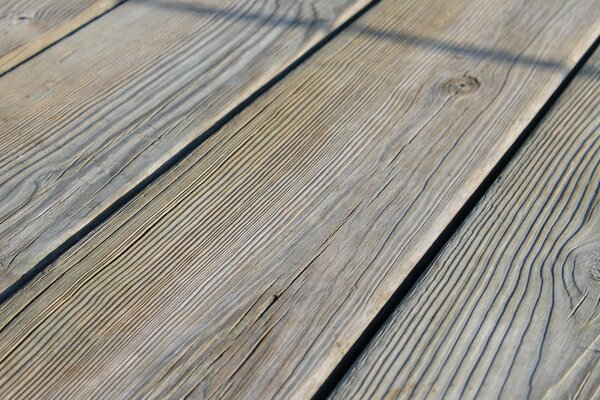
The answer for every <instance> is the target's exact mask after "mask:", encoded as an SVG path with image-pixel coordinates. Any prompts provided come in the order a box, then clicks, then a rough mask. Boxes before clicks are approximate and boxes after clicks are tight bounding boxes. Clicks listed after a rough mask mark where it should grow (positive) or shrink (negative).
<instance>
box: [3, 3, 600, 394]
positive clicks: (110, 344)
mask: <svg viewBox="0 0 600 400" xmlns="http://www.w3.org/2000/svg"><path fill="white" fill-rule="evenodd" d="M597 6H598V2H597V1H595V0H577V1H564V0H555V1H548V0H535V1H529V2H522V1H516V0H510V1H506V0H488V1H485V2H482V1H480V0H469V1H465V0H460V1H458V0H456V1H448V0H438V1H436V0H427V1H423V0H414V1H393V0H384V1H383V2H381V3H379V4H378V5H377V6H376V7H375V8H374V9H372V10H371V11H369V12H368V13H367V14H366V15H364V16H363V17H361V18H360V19H359V20H358V21H357V22H356V23H355V24H353V25H352V26H351V27H349V28H348V29H347V30H344V31H343V32H342V33H341V34H340V35H339V36H338V37H337V38H336V39H335V40H333V41H332V42H331V43H329V44H328V45H327V46H325V47H324V48H323V49H321V50H320V51H319V52H318V53H317V54H315V56H314V57H312V58H310V59H309V60H307V61H306V62H305V63H303V64H302V65H301V66H300V67H299V68H297V69H296V70H295V71H294V72H293V73H292V74H290V76H288V77H286V79H285V80H284V81H283V82H281V83H280V84H278V85H277V86H276V87H274V88H273V89H272V90H270V91H269V92H268V93H266V94H265V95H264V96H263V97H261V98H260V99H258V100H257V101H256V102H255V103H254V104H252V106H251V107H249V108H248V109H247V110H246V111H245V112H243V113H241V114H240V115H238V116H237V117H236V118H235V119H234V120H233V121H231V123H229V124H227V125H225V126H224V127H223V128H222V129H221V130H220V131H219V132H217V133H216V134H215V135H213V136H212V137H211V138H210V139H209V140H207V141H206V142H205V143H203V144H202V146H200V147H199V148H198V149H197V150H196V151H194V152H193V153H192V154H191V155H190V156H189V157H188V158H186V159H185V160H184V161H183V162H182V163H180V164H178V165H177V166H176V167H174V168H173V169H171V170H169V172H168V173H166V174H165V175H163V176H162V177H161V178H159V179H158V180H157V181H156V182H155V183H153V184H152V185H150V186H149V187H148V188H146V189H145V190H144V191H143V192H142V193H140V195H139V196H137V197H136V198H135V199H134V200H133V201H132V202H130V203H128V204H127V205H126V207H124V208H123V209H121V210H120V211H119V212H117V213H115V214H114V215H113V216H112V217H111V218H110V219H109V220H108V221H106V223H104V224H103V225H102V226H101V227H99V228H98V229H96V230H95V231H94V232H92V233H91V234H90V235H88V236H87V237H86V238H85V239H83V240H82V241H81V242H80V243H79V244H78V245H77V246H75V247H74V248H72V249H71V250H70V251H68V252H67V253H65V254H64V255H63V256H62V257H61V258H60V259H59V260H57V261H56V262H55V263H53V264H52V265H51V266H50V267H49V268H48V269H46V270H45V271H44V273H43V274H42V275H39V276H38V277H37V278H36V279H35V280H34V281H32V282H31V284H29V285H27V286H26V287H24V288H23V289H22V290H21V291H19V292H17V293H16V295H15V296H13V297H11V298H10V299H9V300H8V301H7V302H5V303H4V304H3V305H2V306H0V316H1V317H0V318H1V320H0V321H1V323H0V328H1V329H0V354H2V355H3V356H2V358H1V359H0V396H1V397H10V398H35V397H44V396H46V397H77V396H79V397H84V398H89V397H94V396H96V397H106V398H127V397H149V398H164V397H171V396H173V397H183V396H184V395H186V394H190V395H191V396H192V397H208V398H217V397H219V396H224V397H233V396H235V397H238V398H270V397H280V398H306V397H308V396H310V395H311V394H313V393H314V392H315V390H317V389H318V387H319V386H320V385H321V384H322V382H323V381H324V379H325V378H326V377H327V376H328V374H329V373H330V372H331V371H332V369H333V368H334V367H335V366H336V365H337V364H338V362H339V361H340V359H341V357H342V356H343V355H344V354H345V353H346V351H347V349H348V348H349V347H350V346H351V345H352V344H353V343H354V342H355V340H356V338H357V337H358V336H359V335H360V333H361V332H362V331H363V329H364V328H365V326H366V325H367V324H368V323H369V322H370V321H371V319H372V318H373V316H374V315H375V314H376V313H377V312H378V311H379V309H380V307H381V306H382V304H384V303H385V302H386V301H387V300H388V298H389V296H390V295H391V293H393V292H394V290H395V289H396V288H397V287H398V285H399V284H400V283H401V282H402V281H403V279H404V277H405V276H406V274H407V273H408V272H409V271H410V270H411V268H412V267H413V266H414V264H415V263H416V262H417V261H418V260H419V259H420V257H421V256H422V255H423V253H424V252H425V251H426V250H427V249H428V247H429V246H430V245H431V243H432V242H433V241H434V240H435V239H436V238H437V237H438V235H439V234H440V231H441V230H443V229H444V227H445V226H446V224H447V223H448V222H449V221H450V220H451V219H452V218H453V217H454V215H455V214H456V212H457V211H458V210H459V209H460V208H461V206H462V205H463V203H464V201H465V199H467V198H468V197H469V196H470V195H471V194H472V192H473V190H474V189H475V188H476V187H477V186H478V185H479V183H480V182H481V181H482V179H483V178H484V177H485V176H486V175H487V174H488V172H489V171H490V169H491V168H492V167H493V165H495V163H496V162H497V160H498V159H499V157H500V156H501V155H502V154H503V153H504V152H505V150H506V149H507V148H508V147H509V146H510V145H511V143H513V141H514V140H515V138H516V137H517V136H518V135H519V134H520V133H521V132H522V130H523V129H524V128H525V127H526V126H527V124H528V123H529V122H530V120H531V119H532V117H533V116H534V115H535V114H536V113H537V112H538V110H539V109H540V107H541V106H542V104H544V102H546V100H547V99H548V97H549V96H550V95H551V94H552V93H553V91H554V90H555V89H556V88H557V87H558V85H559V84H560V83H561V82H562V80H563V79H564V77H565V74H566V73H567V72H568V71H569V70H570V68H571V67H572V66H573V64H574V63H575V62H576V61H577V60H578V59H579V58H580V57H581V56H582V54H583V53H584V52H585V50H586V49H588V48H589V46H590V45H591V43H592V42H593V41H594V39H595V38H596V37H597V35H598V33H599V30H600V26H599V24H600V18H598V17H599V15H598V13H599V12H600V8H599V7H597Z"/></svg>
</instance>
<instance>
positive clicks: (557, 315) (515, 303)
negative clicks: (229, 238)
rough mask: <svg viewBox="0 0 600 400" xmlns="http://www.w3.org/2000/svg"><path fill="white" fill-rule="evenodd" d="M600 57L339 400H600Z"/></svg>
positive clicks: (403, 310)
mask: <svg viewBox="0 0 600 400" xmlns="http://www.w3.org/2000/svg"><path fill="white" fill-rule="evenodd" d="M599 122H600V51H596V53H595V55H593V57H592V59H591V60H590V61H588V62H587V63H586V65H585V66H584V68H583V70H582V71H581V73H580V74H579V75H578V76H577V77H576V78H575V80H574V82H572V84H571V85H570V86H569V87H568V89H567V91H566V92H565V93H564V94H563V95H562V96H561V98H560V99H559V102H558V104H557V105H556V106H555V107H554V108H553V109H552V110H551V112H550V113H549V114H548V115H547V116H546V117H545V119H544V121H543V122H542V124H541V125H540V126H539V127H538V128H537V129H536V130H535V132H534V134H533V136H532V138H530V139H529V141H528V142H527V143H526V145H525V147H524V148H523V149H522V151H521V152H520V153H519V155H518V156H517V157H516V158H515V159H514V160H513V161H512V162H511V164H510V165H509V167H508V168H507V169H506V170H505V171H504V172H503V173H502V175H501V176H500V178H499V179H498V181H497V182H496V183H495V184H494V185H493V186H492V188H491V189H490V191H489V193H488V194H487V195H486V197H485V198H484V199H483V200H482V201H481V202H480V204H479V205H478V206H477V208H476V210H475V211H474V212H473V213H472V215H470V216H469V218H468V219H467V221H466V222H465V223H464V225H463V226H462V227H461V229H460V230H459V232H457V233H456V234H455V235H454V237H453V238H452V239H451V242H450V243H449V244H448V245H447V246H446V248H445V249H444V250H443V251H442V253H441V254H440V255H439V257H438V258H437V259H436V261H435V262H434V263H433V265H432V266H431V268H430V270H429V271H428V272H427V274H426V276H425V277H424V278H423V279H422V280H421V281H420V282H419V283H418V285H417V286H416V287H415V288H414V290H413V291H412V292H411V293H410V295H409V297H408V298H407V300H406V301H405V302H403V303H402V304H401V306H400V307H399V308H398V309H397V311H396V312H395V313H394V314H393V316H392V318H391V319H390V320H389V322H388V323H387V324H386V325H385V327H384V329H382V331H381V332H380V334H379V335H378V336H377V337H376V339H375V340H374V341H373V342H372V344H371V345H370V347H369V348H368V350H367V351H366V352H365V353H364V354H363V356H362V357H361V358H360V360H359V361H358V362H357V363H356V364H355V367H354V368H353V369H351V371H350V372H349V373H348V374H347V375H346V377H345V379H344V381H343V383H342V384H341V385H340V387H339V388H338V389H337V391H336V392H335V393H334V395H333V396H332V397H333V398H340V399H348V398H361V399H363V398H398V397H399V398H409V397H411V398H412V397H414V398H427V399H431V398H440V399H442V398H443V399H448V398H450V399H452V398H461V399H463V398H486V399H491V398H507V399H522V398H533V399H541V398H549V399H575V398H581V399H592V398H598V396H599V395H600V389H599V388H600V364H599V362H600V357H599V356H598V351H599V350H600V324H599V323H598V322H599V319H600V308H599V307H598V305H599V303H600V207H598V205H599V204H600V168H598V166H599V164H600V128H599Z"/></svg>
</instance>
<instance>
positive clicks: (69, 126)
mask: <svg viewBox="0 0 600 400" xmlns="http://www.w3.org/2000/svg"><path fill="white" fill-rule="evenodd" d="M367 3H368V1H367V0H335V1H331V0H318V1H297V0H259V1H250V0H245V1H239V0H228V1H221V0H195V1H187V2H183V1H179V0H132V1H129V2H126V3H124V4H123V5H121V6H120V7H118V8H116V9H114V10H113V11H111V12H110V13H108V14H106V15H104V16H102V17H101V18H100V19H98V20H97V21H95V22H94V23H93V24H90V25H88V26H87V27H85V28H84V29H82V30H81V31H79V32H77V34H75V35H72V36H70V37H69V38H66V39H65V40H63V41H62V42H60V43H58V44H57V45H56V46H54V47H52V48H50V49H48V50H47V51H46V52H44V53H43V54H40V55H39V56H37V57H34V58H33V59H31V60H30V61H28V62H27V63H26V64H25V65H22V66H21V67H20V68H17V69H16V70H13V71H11V72H10V74H7V75H5V76H3V77H2V78H0V93H2V98H3V99H7V101H3V102H1V104H0V249H1V251H0V291H2V290H3V289H4V288H6V287H7V286H9V285H10V284H12V283H13V282H14V281H15V280H16V279H18V278H19V277H20V276H22V275H23V274H24V273H26V272H28V271H29V270H30V269H31V268H32V267H33V266H35V265H36V264H37V263H39V262H40V260H42V259H43V258H44V257H45V256H46V255H48V254H49V253H51V252H52V251H54V250H55V249H57V248H59V247H60V246H61V245H62V244H63V243H65V241H66V240H68V239H69V238H71V237H73V236H75V235H77V234H78V233H79V232H80V231H81V230H82V229H84V228H85V227H86V226H87V225H88V224H89V223H90V221H93V220H94V218H96V217H98V215H100V214H101V213H102V212H104V211H106V210H107V209H109V208H110V206H111V205H112V204H113V203H114V202H115V201H116V200H117V199H119V198H120V197H122V196H124V195H125V194H126V193H127V192H128V191H129V190H131V189H132V188H134V187H135V185H136V184H138V183H140V182H141V181H142V180H143V179H144V178H147V177H148V176H150V175H151V174H152V172H154V171H156V170H157V169H158V168H159V167H160V166H161V165H163V164H164V163H165V162H166V161H167V160H169V159H170V158H171V157H173V156H174V155H175V154H177V152H178V151H180V150H181V149H182V148H184V147H185V146H186V145H188V144H189V143H190V142H192V141H193V140H194V139H196V138H198V137H199V136H201V135H202V134H203V133H204V132H205V131H206V130H207V129H209V128H210V127H211V126H213V125H214V124H215V123H217V122H218V121H219V120H220V119H221V118H223V117H224V116H225V115H226V114H227V113H228V112H229V111H230V110H232V109H233V108H235V106H236V105H238V104H240V103H241V102H242V101H243V100H245V99H246V98H247V97H248V96H249V95H251V94H252V93H254V92H255V91H256V90H258V89H259V88H261V87H262V86H263V85H264V84H265V83H266V82H268V81H269V80H270V79H272V78H273V77H274V76H275V75H276V74H277V73H279V72H281V71H282V70H284V69H285V68H286V67H287V66H289V65H290V64H291V63H292V62H293V61H295V60H297V59H298V57H300V56H301V55H303V54H304V53H305V52H306V51H307V50H308V49H309V48H310V47H312V46H313V45H315V44H316V43H317V42H318V41H319V40H320V39H322V38H323V37H324V36H325V35H326V34H327V33H329V32H331V30H333V29H334V28H335V27H337V26H339V25H340V24H341V23H342V22H344V21H346V20H347V19H348V18H349V17H350V16H352V15H354V13H355V12H357V11H358V10H359V9H360V8H361V7H362V6H364V5H365V4H367Z"/></svg>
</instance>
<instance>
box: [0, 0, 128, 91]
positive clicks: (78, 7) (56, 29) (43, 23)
mask: <svg viewBox="0 0 600 400" xmlns="http://www.w3.org/2000/svg"><path fill="white" fill-rule="evenodd" d="M121 1H123V0H2V1H0V75H1V74H3V73H5V72H6V71H8V70H9V69H11V68H13V67H15V66H16V65H18V64H19V63H21V62H23V61H24V60H27V59H28V58H29V57H31V56H33V55H35V54H36V53H38V52H39V51H41V50H43V49H45V48H46V47H48V46H50V45H52V44H53V43H55V42H56V41H58V40H60V39H62V38H63V37H65V36H66V35H68V34H69V33H71V32H73V31H74V30H76V29H78V28H80V27H81V26H83V25H85V24H86V23H88V22H89V21H91V20H93V19H94V18H96V17H98V16H100V15H102V14H104V13H105V12H107V11H109V10H110V9H112V8H113V7H115V6H116V5H117V4H119V3H120V2H121ZM3 99H4V98H3Z"/></svg>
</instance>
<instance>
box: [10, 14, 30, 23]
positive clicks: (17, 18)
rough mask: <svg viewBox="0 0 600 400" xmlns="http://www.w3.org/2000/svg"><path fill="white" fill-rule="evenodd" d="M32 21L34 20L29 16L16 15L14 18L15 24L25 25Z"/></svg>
mask: <svg viewBox="0 0 600 400" xmlns="http://www.w3.org/2000/svg"><path fill="white" fill-rule="evenodd" d="M31 20H32V18H31V17H30V16H29V15H15V17H14V22H15V24H24V23H27V22H29V21H31Z"/></svg>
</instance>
